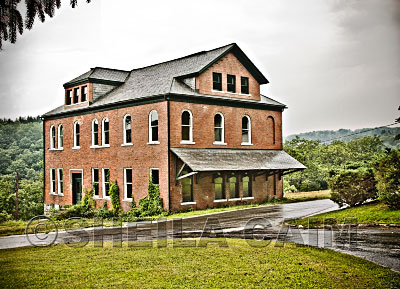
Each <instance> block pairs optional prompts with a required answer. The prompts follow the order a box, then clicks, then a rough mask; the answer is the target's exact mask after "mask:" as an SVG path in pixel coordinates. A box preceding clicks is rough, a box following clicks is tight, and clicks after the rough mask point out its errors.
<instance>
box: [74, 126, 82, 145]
mask: <svg viewBox="0 0 400 289" xmlns="http://www.w3.org/2000/svg"><path fill="white" fill-rule="evenodd" d="M80 131H81V128H80V125H79V123H78V122H77V121H76V122H75V123H74V148H79V147H80V146H79V145H80V142H79V135H80Z"/></svg>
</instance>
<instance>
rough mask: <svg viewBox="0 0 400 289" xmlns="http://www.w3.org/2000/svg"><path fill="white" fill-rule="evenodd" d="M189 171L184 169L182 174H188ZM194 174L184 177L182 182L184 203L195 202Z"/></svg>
mask: <svg viewBox="0 0 400 289" xmlns="http://www.w3.org/2000/svg"><path fill="white" fill-rule="evenodd" d="M188 173H189V172H188V171H183V172H182V175H186V174H188ZM192 181H193V179H192V176H189V177H186V178H183V179H182V181H181V183H182V203H187V202H193V186H192Z"/></svg>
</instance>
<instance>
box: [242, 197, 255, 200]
mask: <svg viewBox="0 0 400 289" xmlns="http://www.w3.org/2000/svg"><path fill="white" fill-rule="evenodd" d="M242 200H254V197H244V198H242Z"/></svg>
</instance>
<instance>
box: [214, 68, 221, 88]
mask: <svg viewBox="0 0 400 289" xmlns="http://www.w3.org/2000/svg"><path fill="white" fill-rule="evenodd" d="M213 90H218V91H222V74H221V73H217V72H213Z"/></svg>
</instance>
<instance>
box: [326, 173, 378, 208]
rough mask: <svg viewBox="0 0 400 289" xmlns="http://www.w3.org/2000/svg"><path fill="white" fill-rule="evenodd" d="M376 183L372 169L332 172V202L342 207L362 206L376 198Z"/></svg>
mask: <svg viewBox="0 0 400 289" xmlns="http://www.w3.org/2000/svg"><path fill="white" fill-rule="evenodd" d="M375 185H376V181H375V178H374V173H373V171H372V170H371V169H369V170H368V169H358V170H341V171H338V172H330V178H329V186H330V189H331V191H332V194H331V200H332V201H334V202H335V203H337V204H338V205H339V206H340V207H342V206H344V205H345V204H347V205H349V206H350V207H353V206H357V205H361V204H362V203H363V202H365V201H366V200H369V199H375V198H376V188H375Z"/></svg>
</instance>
